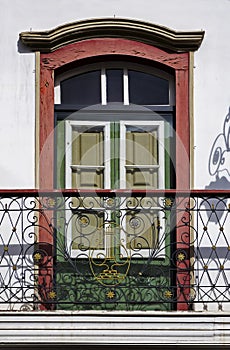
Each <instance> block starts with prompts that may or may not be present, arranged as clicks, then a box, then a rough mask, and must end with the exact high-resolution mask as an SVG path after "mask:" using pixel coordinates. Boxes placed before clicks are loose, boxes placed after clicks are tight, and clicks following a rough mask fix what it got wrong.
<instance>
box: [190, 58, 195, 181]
mask: <svg viewBox="0 0 230 350" xmlns="http://www.w3.org/2000/svg"><path fill="white" fill-rule="evenodd" d="M189 115H190V186H191V188H194V156H195V155H194V150H195V148H194V53H193V52H190V53H189Z"/></svg>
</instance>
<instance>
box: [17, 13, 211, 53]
mask: <svg viewBox="0 0 230 350" xmlns="http://www.w3.org/2000/svg"><path fill="white" fill-rule="evenodd" d="M99 37H101V38H123V39H129V40H134V41H138V42H142V43H145V44H149V45H154V46H158V47H161V48H164V49H168V50H172V51H174V52H185V51H194V50H197V49H198V48H199V46H200V44H201V42H202V40H203V37H204V31H202V30H200V31H175V30H173V29H170V28H167V27H164V26H160V25H156V24H152V23H148V22H144V21H140V20H133V19H126V18H95V19H90V20H82V21H78V22H74V23H68V24H64V25H61V26H59V27H56V28H54V29H51V30H47V31H30V32H22V33H20V39H21V41H22V42H23V43H24V44H25V45H27V46H29V47H30V48H31V49H32V50H34V51H40V52H53V51H55V50H57V49H59V48H61V47H64V46H66V45H68V44H71V43H75V42H77V41H81V40H88V39H93V38H99Z"/></svg>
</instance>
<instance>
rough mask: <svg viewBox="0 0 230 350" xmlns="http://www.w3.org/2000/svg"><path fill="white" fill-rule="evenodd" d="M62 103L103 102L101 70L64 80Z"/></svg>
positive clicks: (89, 103) (85, 103)
mask: <svg viewBox="0 0 230 350" xmlns="http://www.w3.org/2000/svg"><path fill="white" fill-rule="evenodd" d="M61 103H64V104H77V105H95V104H99V103H101V71H100V70H96V71H92V72H88V73H84V74H80V75H76V76H74V77H72V78H69V79H66V80H63V81H62V82H61Z"/></svg>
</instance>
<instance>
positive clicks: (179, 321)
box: [0, 311, 230, 350]
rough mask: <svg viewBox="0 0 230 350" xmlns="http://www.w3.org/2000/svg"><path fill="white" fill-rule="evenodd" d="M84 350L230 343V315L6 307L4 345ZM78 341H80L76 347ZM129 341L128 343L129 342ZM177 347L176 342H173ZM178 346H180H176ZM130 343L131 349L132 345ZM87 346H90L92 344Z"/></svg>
mask: <svg viewBox="0 0 230 350" xmlns="http://www.w3.org/2000/svg"><path fill="white" fill-rule="evenodd" d="M63 345H65V346H67V345H69V346H70V348H71V347H72V346H74V345H75V347H74V349H82V348H84V346H86V345H87V346H93V347H92V348H94V349H95V346H96V345H98V346H100V349H103V346H105V348H107V347H106V346H108V345H109V346H110V348H111V349H114V350H115V349H116V346H118V347H119V349H122V346H123V345H124V346H126V347H125V349H129V345H130V346H131V348H132V349H134V347H133V346H134V345H135V346H141V345H145V349H148V348H149V346H151V349H152V346H153V345H154V348H155V349H156V348H160V349H162V350H163V349H182V348H183V349H184V346H185V345H186V349H193V348H195V349H205V348H207V347H209V349H210V345H212V349H215V346H221V349H222V348H223V347H225V346H226V347H227V348H229V347H230V314H229V313H219V314H218V315H217V314H214V313H206V312H205V313H199V312H190V313H188V312H170V313H168V312H122V311H121V312H107V311H102V312H94V311H85V312H67V311H60V312H57V311H56V312H31V313H29V312H2V313H1V314H0V348H1V349H2V348H5V347H6V348H7V347H11V349H12V346H13V347H14V346H15V348H16V347H17V349H18V347H20V346H22V347H23V348H25V347H33V349H37V347H39V348H41V346H43V349H46V346H48V347H49V349H51V348H52V346H55V348H56V349H57V348H58V347H59V346H63ZM76 345H78V346H77V347H76ZM127 346H128V347H127ZM171 346H172V347H171ZM175 346H176V347H175ZM131 348H130V349H131ZM87 349H88V347H87Z"/></svg>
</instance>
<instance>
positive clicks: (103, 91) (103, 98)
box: [101, 68, 107, 105]
mask: <svg viewBox="0 0 230 350" xmlns="http://www.w3.org/2000/svg"><path fill="white" fill-rule="evenodd" d="M106 80H107V79H106V70H105V68H102V69H101V104H102V105H106V104H107V81H106Z"/></svg>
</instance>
